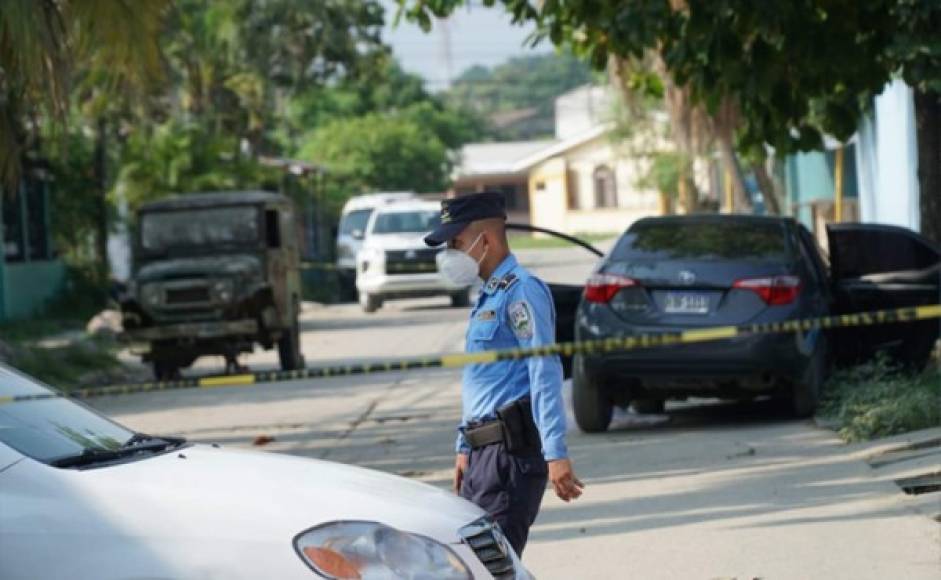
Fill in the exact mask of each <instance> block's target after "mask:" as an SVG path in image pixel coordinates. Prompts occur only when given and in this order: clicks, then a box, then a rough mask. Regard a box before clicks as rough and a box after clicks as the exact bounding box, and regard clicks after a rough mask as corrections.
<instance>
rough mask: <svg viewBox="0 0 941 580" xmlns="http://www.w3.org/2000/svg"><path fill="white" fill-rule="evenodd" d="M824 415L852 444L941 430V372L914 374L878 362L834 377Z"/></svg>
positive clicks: (823, 406)
mask: <svg viewBox="0 0 941 580" xmlns="http://www.w3.org/2000/svg"><path fill="white" fill-rule="evenodd" d="M819 414H820V415H821V416H823V417H826V418H830V419H833V420H835V421H837V423H838V424H839V429H840V430H839V432H840V435H841V436H842V437H843V438H844V439H846V440H847V441H865V440H868V439H874V438H877V437H885V436H888V435H895V434H898V433H905V432H908V431H914V430H917V429H927V428H931V427H938V426H941V372H939V370H938V369H937V368H934V369H930V370H926V371H924V372H923V373H921V374H912V373H911V372H907V371H904V370H902V369H899V368H896V367H894V366H892V365H891V364H890V363H889V362H888V359H886V358H885V357H879V358H876V359H875V360H873V361H871V362H869V363H866V364H863V365H860V366H857V367H853V368H849V369H846V370H844V371H841V372H839V373H837V374H836V375H834V376H833V377H832V378H831V379H830V381H829V382H828V383H827V385H826V388H825V390H824V396H823V400H822V403H821V407H820V411H819Z"/></svg>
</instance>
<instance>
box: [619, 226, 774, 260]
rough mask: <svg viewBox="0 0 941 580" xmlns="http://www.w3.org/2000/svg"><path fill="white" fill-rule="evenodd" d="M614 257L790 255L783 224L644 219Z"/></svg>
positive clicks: (621, 242)
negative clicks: (656, 220) (645, 221)
mask: <svg viewBox="0 0 941 580" xmlns="http://www.w3.org/2000/svg"><path fill="white" fill-rule="evenodd" d="M611 257H612V259H614V260H624V261H643V260H672V259H686V260H760V261H777V260H783V259H785V258H786V257H787V241H786V238H785V235H784V226H783V225H782V224H778V223H771V222H769V223H756V222H732V221H728V222H726V221H710V222H685V223H684V222H670V223H656V222H654V223H643V224H637V225H636V226H634V227H632V228H631V229H629V230H628V231H627V232H626V233H625V234H624V235H623V236H622V237H621V239H620V240H618V243H617V245H616V246H615V247H614V250H613V251H612V252H611Z"/></svg>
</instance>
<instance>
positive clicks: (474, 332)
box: [467, 319, 500, 343]
mask: <svg viewBox="0 0 941 580" xmlns="http://www.w3.org/2000/svg"><path fill="white" fill-rule="evenodd" d="M499 326H500V323H499V322H498V321H497V320H495V319H494V320H488V321H486V322H477V321H475V322H474V323H473V324H472V325H471V326H470V328H469V329H467V341H468V343H474V342H484V343H488V342H490V341H492V340H493V337H495V336H496V335H497V328H498V327H499Z"/></svg>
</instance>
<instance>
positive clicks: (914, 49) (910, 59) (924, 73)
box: [889, 0, 941, 93]
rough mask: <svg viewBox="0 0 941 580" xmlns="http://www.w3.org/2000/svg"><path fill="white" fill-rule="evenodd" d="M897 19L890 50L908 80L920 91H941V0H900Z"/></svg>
mask: <svg viewBox="0 0 941 580" xmlns="http://www.w3.org/2000/svg"><path fill="white" fill-rule="evenodd" d="M894 15H895V18H896V20H897V21H898V29H897V31H896V34H895V37H894V41H893V43H892V46H891V47H890V50H889V55H890V58H891V60H892V61H893V62H894V63H896V64H897V65H898V66H899V67H900V68H901V72H902V77H903V78H904V79H905V81H906V82H907V83H908V84H910V85H912V86H913V87H915V88H916V89H918V90H920V91H925V92H928V91H934V92H936V93H941V34H939V33H938V31H939V30H941V2H931V1H925V0H897V2H896V3H895V9H894Z"/></svg>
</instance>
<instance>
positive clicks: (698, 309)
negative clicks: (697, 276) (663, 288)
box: [663, 292, 709, 314]
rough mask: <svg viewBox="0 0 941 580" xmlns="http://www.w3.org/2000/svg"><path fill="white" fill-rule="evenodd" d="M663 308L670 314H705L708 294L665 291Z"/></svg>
mask: <svg viewBox="0 0 941 580" xmlns="http://www.w3.org/2000/svg"><path fill="white" fill-rule="evenodd" d="M663 310H664V311H665V312H667V313H670V314H707V313H708V312H709V296H707V295H705V294H695V293H692V292H667V300H666V303H665V304H664V306H663Z"/></svg>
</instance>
